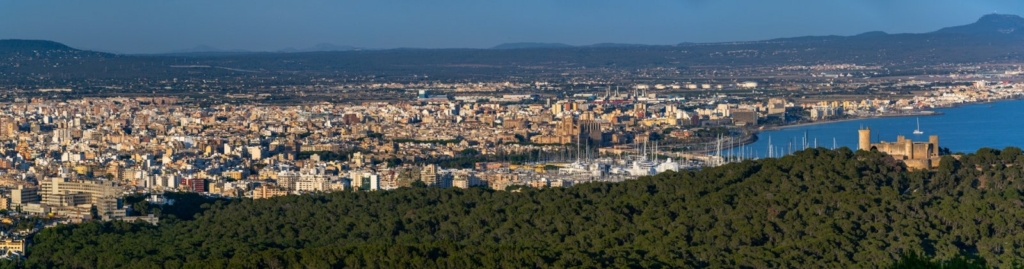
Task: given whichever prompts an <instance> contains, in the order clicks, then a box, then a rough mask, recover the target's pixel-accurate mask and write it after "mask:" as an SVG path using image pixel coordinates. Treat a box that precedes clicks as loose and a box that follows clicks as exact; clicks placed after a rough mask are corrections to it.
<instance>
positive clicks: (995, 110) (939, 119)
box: [722, 100, 1024, 158]
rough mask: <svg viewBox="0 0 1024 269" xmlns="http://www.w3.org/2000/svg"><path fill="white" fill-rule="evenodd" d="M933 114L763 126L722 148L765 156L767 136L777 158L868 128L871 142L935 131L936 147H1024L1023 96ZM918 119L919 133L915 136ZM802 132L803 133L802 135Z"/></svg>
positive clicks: (840, 142)
mask: <svg viewBox="0 0 1024 269" xmlns="http://www.w3.org/2000/svg"><path fill="white" fill-rule="evenodd" d="M936 111H938V112H941V114H940V115H935V116H921V117H879V118H866V119H856V120H848V121H836V122H826V123H821V124H811V125H801V126H793V127H787V128H782V129H777V130H770V131H762V132H760V133H759V134H758V140H757V142H755V143H752V144H748V145H745V146H743V148H742V152H743V153H742V154H741V153H740V152H741V149H740V148H734V149H732V150H725V151H723V154H722V155H726V156H729V155H734V156H741V155H742V156H745V157H754V156H757V157H760V158H764V157H768V154H769V147H768V143H769V140H770V142H771V145H772V148H774V151H773V155H774V156H775V157H778V156H780V155H786V154H789V153H790V152H793V151H798V150H801V149H803V148H805V147H815V146H817V147H822V148H829V149H831V148H834V147H835V148H838V147H848V148H850V149H856V148H857V143H858V141H857V136H858V135H857V130H858V129H860V128H865V127H866V128H870V129H871V142H872V143H877V142H879V141H896V137H897V136H900V135H903V136H905V137H906V138H907V139H911V140H913V141H928V136H930V135H938V136H939V147H944V148H949V150H950V151H952V152H954V153H955V152H964V153H969V152H976V151H977V150H978V149H979V148H984V147H987V148H994V149H1003V148H1005V147H1010V146H1012V147H1019V148H1024V100H1009V101H999V102H992V103H979V104H969V105H964V106H958V107H951V108H941V109H936ZM918 120H920V124H921V127H920V128H921V131H923V132H924V133H923V134H920V135H915V134H914V133H913V132H914V129H917V128H918V127H917V124H918V123H917V122H918ZM805 137H806V138H805Z"/></svg>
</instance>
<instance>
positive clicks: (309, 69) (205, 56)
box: [0, 14, 1024, 85]
mask: <svg viewBox="0 0 1024 269" xmlns="http://www.w3.org/2000/svg"><path fill="white" fill-rule="evenodd" d="M1022 44H1024V19H1022V18H1021V17H1019V16H1016V15H999V14H992V15H986V16H984V17H981V18H980V19H979V20H978V21H977V22H974V23H972V24H968V25H962V26H954V27H947V28H942V29H939V30H936V31H932V32H928V33H918V34H889V33H885V32H877V31H876V32H866V33H862V34H858V35H853V36H804V37H789V38H778V39H770V40H763V41H749V42H722V43H680V44H675V45H636V44H613V43H605V44H594V45H586V46H572V45H567V44H561V43H510V44H502V45H499V46H495V47H493V48H490V49H387V50H369V49H359V48H354V47H350V46H340V45H332V44H320V45H316V46H313V47H310V48H306V49H284V50H279V51H274V52H249V51H239V50H221V49H217V48H212V47H208V46H204V47H198V48H194V49H192V50H183V51H179V52H176V53H173V54H160V55H123V54H111V53H99V52H92V51H84V50H76V49H73V48H70V47H68V46H65V45H63V44H60V43H57V42H53V41H39V40H0V59H3V60H2V61H0V74H5V76H0V84H2V83H25V84H26V85H36V84H38V83H40V82H38V81H53V80H45V79H42V80H40V79H38V78H61V79H65V80H77V79H88V80H94V79H108V78H109V79H122V78H135V77H140V76H146V77H150V78H152V79H167V78H174V77H176V76H195V74H197V73H202V74H203V75H204V76H209V77H210V78H213V77H216V76H224V75H232V74H234V75H237V76H240V77H246V75H243V73H239V72H242V71H239V70H246V71H258V72H266V73H274V74H279V75H280V77H281V78H282V79H284V78H289V79H299V80H303V79H306V78H309V77H331V76H334V77H337V76H345V77H351V76H379V75H381V74H387V76H389V77H391V78H416V77H417V76H422V75H425V74H426V75H430V77H431V78H432V79H453V80H464V79H474V80H480V79H485V80H486V79H498V78H502V79H503V78H505V77H507V75H508V74H515V76H516V77H519V78H528V79H564V78H563V77H562V76H561V75H560V74H563V73H566V71H569V70H578V69H579V68H580V67H587V68H588V69H589V68H595V67H596V68H599V69H601V70H606V71H603V72H608V71H611V72H631V71H635V70H639V69H644V68H663V67H669V68H676V69H680V70H686V69H689V68H716V67H725V68H730V67H736V66H769V65H817V64H824V63H851V64H861V65H874V66H886V67H891V68H893V69H902V70H904V71H903V72H899V74H902V75H916V74H927V73H928V72H927V71H924V70H922V69H921V68H920V67H923V66H933V65H934V64H940V63H979V62H1013V63H1020V62H1022V61H1024V46H1022ZM192 65H194V66H215V67H221V68H211V69H206V70H203V71H202V72H199V71H197V70H195V69H185V68H180V66H192ZM896 73H897V72H895V71H894V72H893V74H896ZM595 75H596V74H595ZM603 75H606V74H603ZM31 77H34V78H36V79H35V80H32V79H29V78H31ZM306 81H308V80H306Z"/></svg>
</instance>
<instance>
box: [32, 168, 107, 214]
mask: <svg viewBox="0 0 1024 269" xmlns="http://www.w3.org/2000/svg"><path fill="white" fill-rule="evenodd" d="M39 185H40V188H39V189H40V194H41V195H42V203H43V204H45V205H49V206H51V207H53V208H54V210H53V211H55V212H58V213H59V214H63V215H70V216H73V217H85V216H86V214H91V212H90V211H91V208H93V207H95V210H96V212H95V214H96V215H98V216H99V217H101V218H103V219H112V218H121V217H124V216H125V213H126V212H125V209H124V204H123V201H122V200H121V186H119V185H118V184H117V183H116V182H114V181H107V180H69V179H67V178H63V177H52V178H47V179H44V180H42V181H40V184H39Z"/></svg>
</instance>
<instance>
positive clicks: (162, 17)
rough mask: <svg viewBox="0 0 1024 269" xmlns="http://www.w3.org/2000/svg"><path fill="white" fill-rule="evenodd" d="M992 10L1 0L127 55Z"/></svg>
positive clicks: (6, 24)
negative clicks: (205, 47) (209, 48)
mask: <svg viewBox="0 0 1024 269" xmlns="http://www.w3.org/2000/svg"><path fill="white" fill-rule="evenodd" d="M993 12H998V13H1003V14H1017V15H1024V0H955V1H954V0H777V1H772V0H631V1H610V0H0V39H9V38H18V39H46V40H54V41H58V42H62V43H65V44H68V45H70V46H72V47H77V48H85V49H94V50H102V51H112V52H120V53H154V52H167V51H173V50H180V49H187V48H192V47H196V46H198V45H208V46H212V47H217V48H221V49H245V50H260V51H266V50H279V49H283V48H288V47H293V48H306V47H311V46H313V45H316V44H319V43H332V44H338V45H352V46H357V47H364V48H397V47H417V48H452V47H459V48H484V47H492V46H495V45H498V44H501V43H507V42H559V43H567V44H573V45H583V44H593V43H604V42H612V43H642V44H675V43H680V42H716V41H744V40H760V39H768V38H777V37H792V36H804V35H829V34H837V35H852V34H858V33H862V32H866V31H875V30H880V31H886V32H889V33H919V32H929V31H934V30H937V29H939V28H942V27H946V26H955V25H962V24H968V23H971V22H974V21H975V20H977V19H978V18H979V17H981V16H982V15H984V14H989V13H993Z"/></svg>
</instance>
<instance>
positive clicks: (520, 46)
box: [491, 42, 574, 49]
mask: <svg viewBox="0 0 1024 269" xmlns="http://www.w3.org/2000/svg"><path fill="white" fill-rule="evenodd" d="M572 47H574V46H572V45H568V44H562V43H531V42H520V43H505V44H501V45H497V46H494V47H492V48H491V49H551V48H572Z"/></svg>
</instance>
